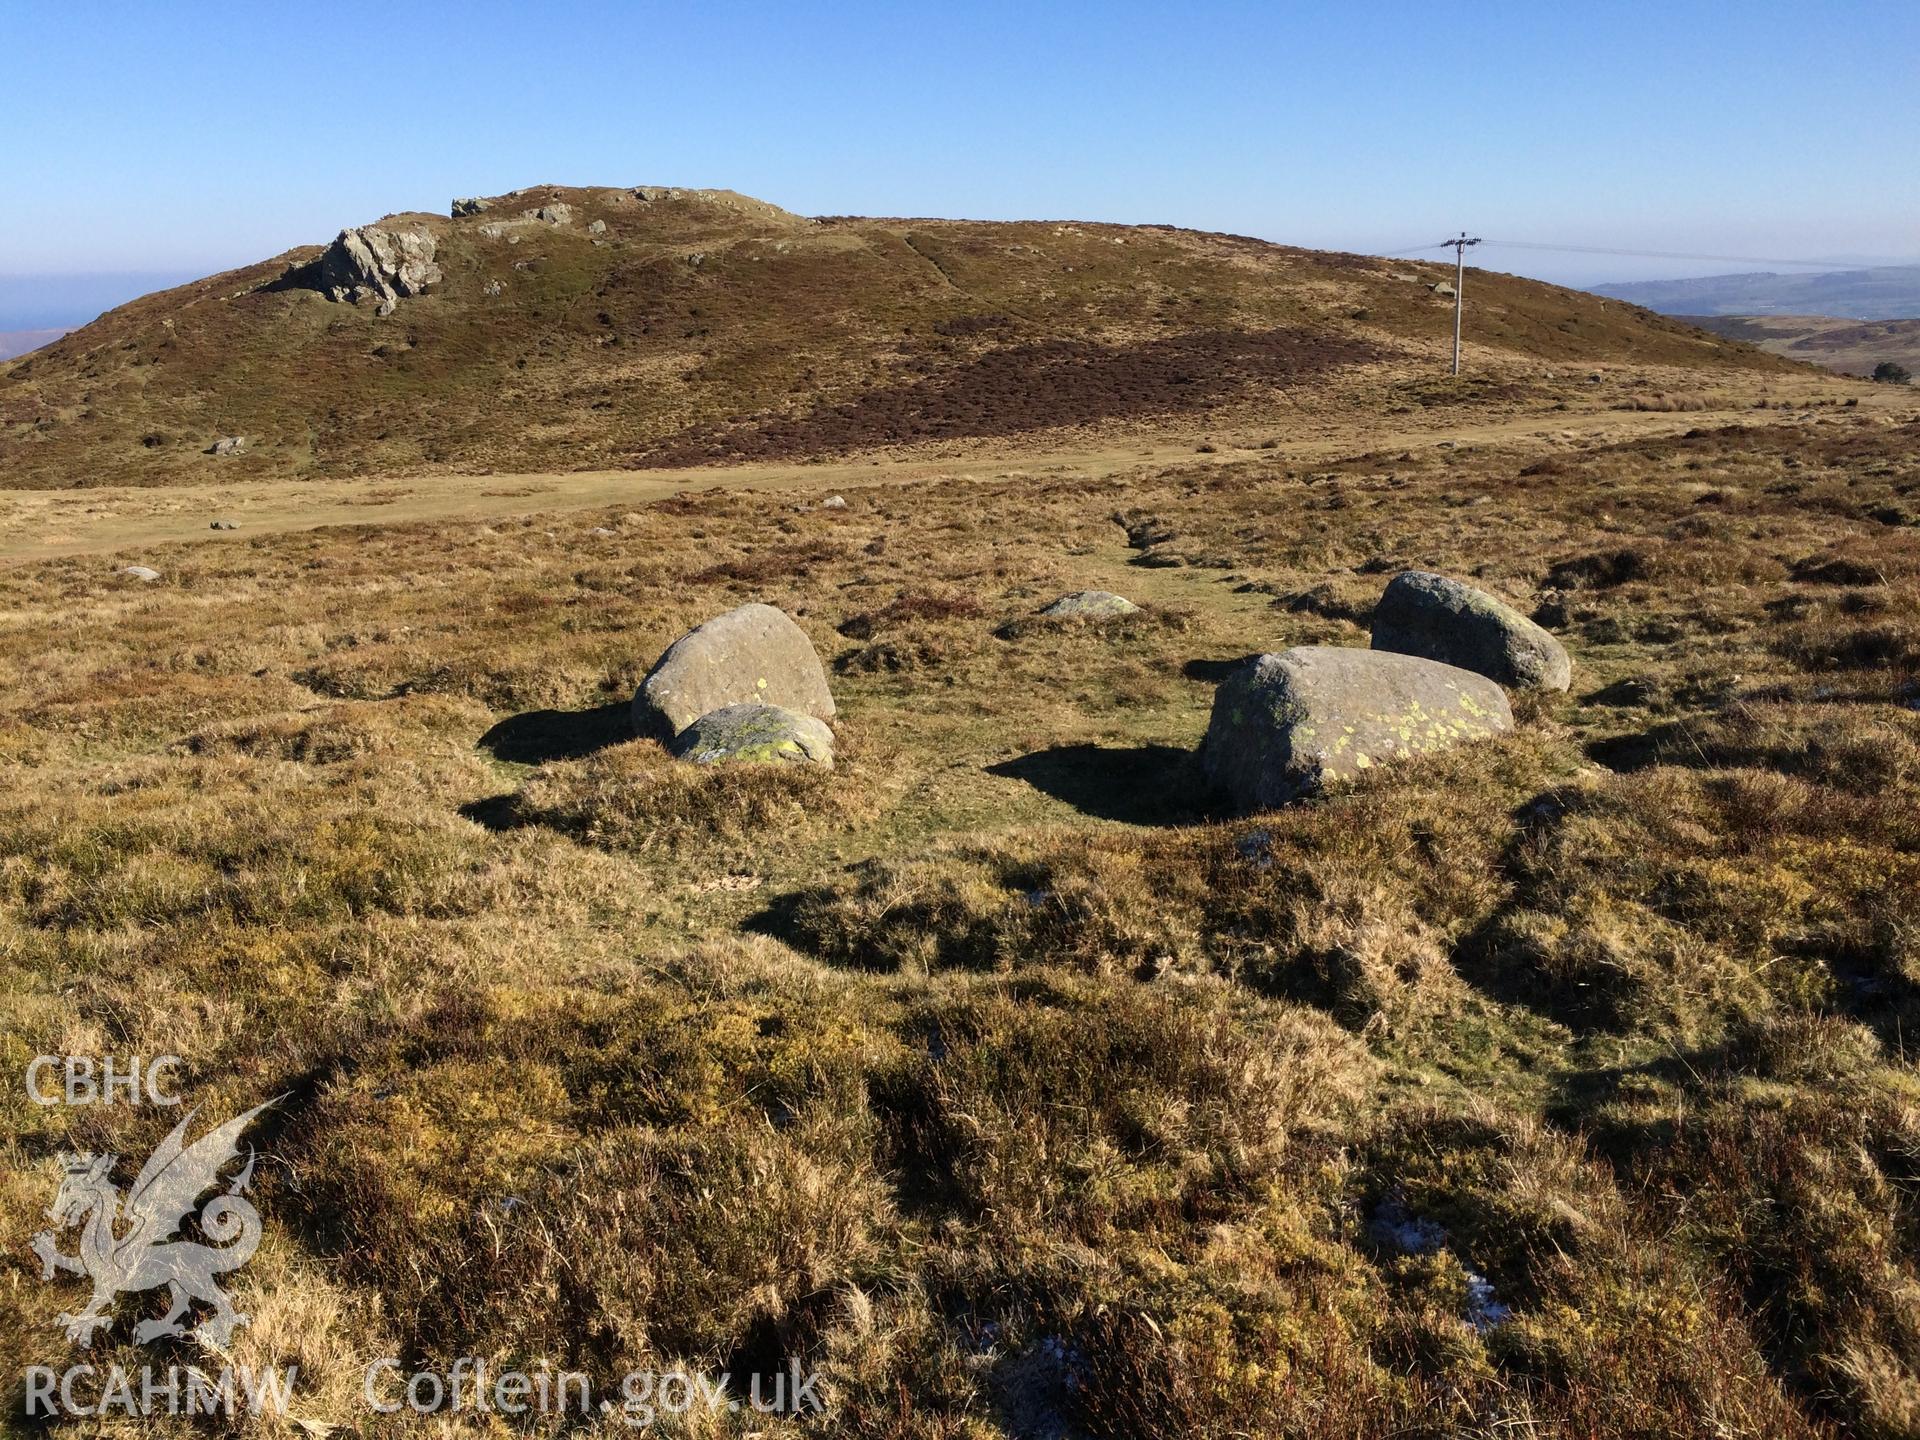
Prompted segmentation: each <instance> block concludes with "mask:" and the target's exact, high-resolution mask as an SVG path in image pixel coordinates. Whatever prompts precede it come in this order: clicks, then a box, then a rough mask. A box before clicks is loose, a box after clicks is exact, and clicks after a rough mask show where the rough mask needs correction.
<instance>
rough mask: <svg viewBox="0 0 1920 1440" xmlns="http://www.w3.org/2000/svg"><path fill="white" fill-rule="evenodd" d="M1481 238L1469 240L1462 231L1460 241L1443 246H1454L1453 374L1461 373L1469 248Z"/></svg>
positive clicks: (1476, 237) (1449, 241) (1445, 241)
mask: <svg viewBox="0 0 1920 1440" xmlns="http://www.w3.org/2000/svg"><path fill="white" fill-rule="evenodd" d="M1479 243H1480V237H1479V236H1478V235H1476V236H1474V237H1473V238H1472V239H1471V240H1469V239H1468V238H1467V232H1466V231H1464V230H1462V231H1461V232H1460V238H1459V239H1458V240H1442V241H1441V242H1440V244H1441V246H1442V247H1443V248H1444V247H1445V246H1448V245H1451V246H1453V373H1454V374H1456V375H1458V374H1459V373H1460V307H1461V306H1462V305H1463V304H1464V303H1465V300H1466V295H1465V290H1466V284H1467V247H1468V246H1469V245H1478V244H1479Z"/></svg>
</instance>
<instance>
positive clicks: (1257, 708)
mask: <svg viewBox="0 0 1920 1440" xmlns="http://www.w3.org/2000/svg"><path fill="white" fill-rule="evenodd" d="M1512 728H1513V712H1512V710H1511V709H1510V708H1509V707H1508V705H1507V696H1506V692H1505V691H1504V690H1502V689H1501V688H1500V687H1499V686H1498V685H1496V684H1494V683H1493V681H1491V680H1489V679H1487V677H1486V676H1484V675H1476V674H1474V673H1473V672H1472V671H1470V670H1461V669H1458V668H1457V667H1455V666H1452V665H1442V664H1440V663H1439V662H1438V661H1434V660H1424V659H1421V658H1420V657H1418V656H1414V655H1396V654H1393V653H1391V652H1388V651H1383V650H1352V649H1342V648H1337V647H1334V646H1325V645H1307V646H1301V647H1299V648H1298V649H1294V650H1288V651H1286V652H1284V653H1283V654H1279V655H1260V656H1256V657H1255V658H1254V659H1252V660H1250V661H1248V662H1247V663H1246V664H1245V665H1242V666H1241V667H1240V668H1239V669H1238V670H1236V671H1235V672H1234V673H1233V674H1232V675H1230V676H1228V677H1227V679H1226V681H1225V682H1224V683H1223V684H1222V685H1221V686H1220V689H1219V691H1218V692H1217V693H1216V694H1215V695H1214V699H1213V718H1212V719H1211V721H1209V723H1208V725H1207V737H1206V739H1205V741H1204V742H1202V745H1201V752H1200V759H1201V764H1202V767H1203V768H1204V769H1205V771H1206V774H1207V776H1208V778H1209V779H1211V780H1212V781H1213V782H1214V783H1215V784H1216V785H1218V786H1220V787H1221V789H1223V790H1224V791H1226V792H1227V794H1228V795H1229V796H1230V797H1231V799H1232V800H1233V803H1234V804H1235V805H1236V806H1237V807H1238V808H1239V809H1241V810H1267V809H1272V808H1273V807H1275V806H1277V805H1284V804H1287V803H1288V802H1289V801H1292V800H1297V799H1299V798H1300V797H1302V796H1304V795H1309V794H1312V793H1313V792H1315V791H1317V790H1319V789H1320V788H1322V786H1324V785H1326V784H1327V783H1329V782H1332V781H1337V780H1346V779H1351V778H1352V777H1353V776H1354V775H1356V774H1358V773H1359V772H1360V771H1362V770H1365V769H1368V768H1369V767H1370V766H1373V765H1375V764H1378V763H1379V762H1381V761H1385V760H1391V759H1397V758H1399V757H1402V756H1407V755H1417V754H1420V753H1422V752H1425V751H1432V750H1442V749H1445V748H1447V747H1448V746H1451V745H1456V744H1459V743H1460V742H1461V741H1464V740H1478V739H1485V738H1487V737H1489V736H1492V735H1498V734H1501V733H1504V732H1505V731H1508V730H1511V729H1512Z"/></svg>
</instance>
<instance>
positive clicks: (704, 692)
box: [633, 605, 833, 735]
mask: <svg viewBox="0 0 1920 1440" xmlns="http://www.w3.org/2000/svg"><path fill="white" fill-rule="evenodd" d="M749 704H751V705H779V706H783V707H784V708H786V709H788V710H797V711H799V712H800V713H801V714H803V715H811V716H813V717H814V718H815V719H817V720H831V719H832V718H833V695H832V694H831V693H830V692H829V691H828V689H827V672H826V668H825V667H824V666H822V665H821V663H820V657H819V656H818V655H816V654H815V653H814V649H813V642H812V641H811V640H809V639H807V632H806V631H804V630H802V629H801V628H800V627H799V626H798V625H796V624H794V623H793V621H792V620H790V619H789V618H788V617H787V614H786V612H785V611H782V610H777V609H775V608H774V607H773V606H771V605H742V606H741V607H740V608H739V609H738V610H729V611H727V613H726V614H724V615H716V616H715V617H714V618H713V619H711V620H709V621H707V622H706V624H704V625H700V626H696V627H695V628H694V629H692V630H689V631H688V632H687V633H686V634H685V635H682V636H681V637H680V638H679V639H678V640H676V641H674V642H673V644H671V645H669V646H668V647H667V652H666V654H664V655H662V656H661V657H660V659H659V661H658V662H657V663H656V664H655V665H654V667H653V669H652V670H650V671H649V672H647V678H646V679H645V680H642V681H641V682H640V689H639V691H638V692H637V693H636V694H635V695H634V697H633V728H634V730H635V731H637V732H638V733H639V734H642V735H661V734H665V735H678V734H679V733H680V732H681V731H682V730H684V729H686V728H687V726H689V725H691V724H692V723H693V722H694V721H695V720H698V719H699V718H700V717H701V716H702V715H706V714H708V713H710V712H711V711H714V710H718V709H720V708H721V707H722V706H726V705H749Z"/></svg>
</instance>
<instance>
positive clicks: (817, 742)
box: [669, 705, 833, 768]
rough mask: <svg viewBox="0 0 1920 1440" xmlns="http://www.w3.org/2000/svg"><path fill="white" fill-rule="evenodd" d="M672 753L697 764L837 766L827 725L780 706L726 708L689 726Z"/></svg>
mask: <svg viewBox="0 0 1920 1440" xmlns="http://www.w3.org/2000/svg"><path fill="white" fill-rule="evenodd" d="M669 748H670V749H672V751H673V753H674V754H675V755H677V756H679V757H680V758H681V759H682V760H691V761H692V762H693V763H694V764H696V765H721V764H729V763H732V762H735V761H739V762H742V763H746V764H762V765H765V764H781V765H822V766H826V767H828V768H832V765H833V731H831V730H829V729H828V728H827V724H826V722H825V721H824V720H816V719H814V718H813V716H811V715H802V714H801V713H800V712H799V711H797V710H788V709H785V708H783V707H781V706H779V705H724V706H722V707H721V708H720V709H718V710H715V711H713V712H712V713H711V714H709V715H702V716H701V717H700V718H699V719H698V720H695V721H694V722H693V723H692V724H691V725H689V726H687V728H686V729H684V730H682V731H681V732H680V733H679V734H678V735H676V736H675V737H674V739H673V744H672V745H671V746H670V747H669Z"/></svg>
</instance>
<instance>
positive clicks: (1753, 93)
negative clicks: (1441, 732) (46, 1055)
mask: <svg viewBox="0 0 1920 1440" xmlns="http://www.w3.org/2000/svg"><path fill="white" fill-rule="evenodd" d="M0 136H3V137H4V140H0V147H3V148H0V276H14V277H18V276H23V275H25V276H39V275H45V274H50V273H57V274H69V275H73V274H83V275H84V274H88V273H91V272H103V271H104V272H124V271H138V272H143V274H145V275H152V274H154V273H171V272H177V273H179V274H181V275H186V274H189V273H192V274H199V273H205V272H209V271H212V270H215V269H220V268H224V267H228V266H232V265H237V264H240V263H243V262H247V261H251V260H255V259H258V258H261V257H263V256H266V255H270V254H274V253H277V252H278V251H281V250H284V249H286V248H288V247H290V246H293V245H297V244H302V243H311V242H317V241H323V240H326V239H328V238H330V237H331V236H332V235H333V234H334V233H335V232H336V231H338V230H339V229H340V228H341V227H342V226H343V225H349V224H355V223H359V222H362V221H367V220H371V219H374V218H376V217H377V216H379V215H381V214H384V213H388V212H391V211H395V210H405V209H426V208H435V209H437V208H440V207H442V206H444V205H445V204H446V203H447V200H448V199H449V197H451V196H454V195H466V194H487V193H497V192H499V191H502V190H507V189H510V188H513V187H515V186H520V185H527V184H533V183H537V182H544V181H557V182H562V183H577V184H643V183H644V184H680V185H716V186H729V187H732V188H734V189H737V190H743V191H746V192H748V193H750V194H754V195H758V196H761V197H763V198H765V199H768V200H772V201H775V202H777V203H779V204H781V205H785V206H787V207H788V208H789V209H793V210H798V211H802V212H805V213H812V214H821V213H865V214H907V215H964V216H976V217H983V218H1009V217H1074V218H1086V219H1104V220H1120V221H1168V222H1174V223H1178V224H1183V225H1193V226H1199V227H1204V228H1210V229H1222V230H1233V231H1238V232H1241V233H1246V234H1254V235H1261V236H1265V237H1268V238H1270V239H1276V240H1284V241H1288V242H1293V243H1299V244H1306V245H1316V246H1332V247H1340V248H1347V249H1365V250H1376V251H1384V250H1392V249H1397V248H1400V247H1404V246H1408V245H1411V244H1414V243H1416V242H1422V241H1426V240H1429V239H1433V240H1437V239H1438V238H1439V237H1440V236H1441V235H1443V234H1446V233H1449V232H1451V231H1453V230H1457V229H1458V228H1460V227H1462V226H1466V227H1469V228H1471V229H1472V230H1473V231H1474V232H1475V233H1477V234H1481V235H1486V236H1495V237H1501V238H1507V239H1525V240H1534V241H1553V242H1562V243H1572V244H1585V245H1616V246H1619V247H1622V248H1629V249H1648V250H1663V251H1673V250H1677V251H1709V252H1714V253H1716V254H1728V255H1736V256H1748V255H1752V256H1761V257H1773V256H1783V257H1802V256H1806V257H1851V256H1872V257H1881V258H1914V257H1916V256H1920V7H1917V6H1915V5H1912V4H1907V3H1874V4H1864V3H1844V0H1843V3H1831V4H1822V5H1805V4H1796V5H1788V4H1773V3H1753V4H1738V5H1736V4H1732V3H1719V4H1698V3H1686V0H1681V3H1665V4H1640V5H1609V4H1604V3H1590V4H1585V5H1562V4H1558V3H1547V0H1541V3H1528V4H1507V3H1488V0H1482V3H1474V4H1458V5H1446V4H1439V3H1429V4H1417V5H1416V4H1399V3H1366V0H1348V3H1339V4H1326V3H1323V4H1315V5H1305V4H1291V3H1267V4H1254V3H1228V0H1191V3H1179V0H1164V3H1156V4H1149V3H1143V0H1108V3H1105V4H1094V3H1048V0H1024V3H1018V4H1014V3H1005V4H1002V3H991V4H988V3H968V0H952V3H947V4H941V5H931V4H914V3H898V4H885V3H877V0H839V3H833V4H827V3H821V4H813V3H806V0H786V3H765V4H757V3H756V4H749V3H732V0H674V3H670V4H651V3H648V4H642V3H627V4H616V3H608V0H546V3H525V4H505V3H489V0H468V3H464V4H459V5H454V4H412V3H407V0H386V3H383V4H378V5H375V4H363V3H357V0H329V3H320V4H304V5H279V4H254V5H240V4H215V3H191V0H173V3H167V0H146V3H112V0H0ZM1482 258H1483V260H1484V262H1485V263H1487V264H1488V265H1490V266H1493V267H1495V268H1500V269H1512V270H1520V271H1523V272H1525V273H1530V274H1537V275H1541V276H1544V277H1545V278H1549V279H1556V280H1563V281H1569V282H1574V283H1579V282H1592V281H1599V280H1605V279H1610V278H1636V277H1639V276H1645V275H1652V274H1681V273H1709V272H1714V271H1725V270H1732V269H1740V268H1752V267H1741V266H1737V265H1728V264H1705V265H1685V264H1677V263H1643V262H1637V261H1631V260H1625V259H1621V260H1614V259H1609V258H1601V257H1586V256H1553V255H1546V254H1540V253H1522V252H1514V251H1508V252H1494V251H1491V250H1489V251H1487V252H1484V253H1483V256H1482ZM6 293H8V294H12V295H15V296H16V297H17V295H18V294H19V293H20V286H19V283H18V281H17V280H16V281H15V282H13V284H12V285H11V286H10V287H9V289H8V291H7V292H6ZM12 309H13V310H15V311H17V309H18V307H17V306H15V307H12ZM4 321H5V317H4V316H0V328H4Z"/></svg>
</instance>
